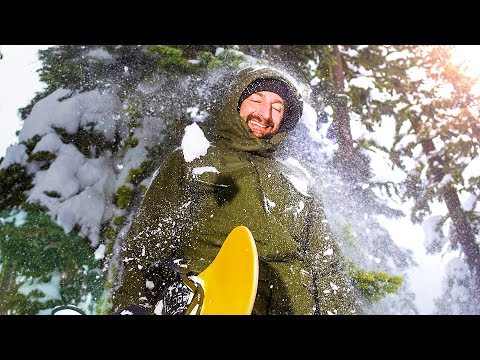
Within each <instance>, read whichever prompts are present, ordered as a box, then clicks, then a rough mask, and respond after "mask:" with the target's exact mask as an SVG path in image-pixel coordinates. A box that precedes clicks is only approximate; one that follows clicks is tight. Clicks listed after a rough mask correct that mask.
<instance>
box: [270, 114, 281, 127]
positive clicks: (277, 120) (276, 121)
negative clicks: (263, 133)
mask: <svg viewBox="0 0 480 360" xmlns="http://www.w3.org/2000/svg"><path fill="white" fill-rule="evenodd" d="M282 117H283V115H276V116H273V118H272V120H273V124H274V125H275V126H274V127H275V128H278V127H279V126H280V123H281V122H282Z"/></svg>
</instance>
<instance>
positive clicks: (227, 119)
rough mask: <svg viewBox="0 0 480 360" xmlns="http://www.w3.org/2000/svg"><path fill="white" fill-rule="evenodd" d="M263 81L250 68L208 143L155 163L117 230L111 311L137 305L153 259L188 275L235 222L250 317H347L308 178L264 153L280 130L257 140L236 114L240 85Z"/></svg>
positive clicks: (343, 288) (263, 72) (332, 248)
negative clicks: (245, 252)
mask: <svg viewBox="0 0 480 360" xmlns="http://www.w3.org/2000/svg"><path fill="white" fill-rule="evenodd" d="M266 76H268V77H281V74H280V73H278V72H276V71H274V70H272V69H269V68H259V69H254V70H248V71H243V72H242V74H241V76H238V77H237V78H236V79H235V80H234V83H233V85H232V87H231V89H230V91H229V92H228V93H227V94H226V97H225V101H224V102H223V104H222V105H223V106H221V107H220V108H219V109H217V110H215V112H214V113H213V114H212V115H211V119H212V121H211V122H210V123H209V125H210V129H211V131H210V132H209V133H208V135H209V137H210V139H211V140H212V141H211V145H210V147H209V148H208V151H207V153H206V154H205V155H204V156H198V157H197V158H195V159H193V160H191V159H187V160H189V161H187V160H186V159H185V153H184V152H183V151H182V150H181V149H178V150H177V151H174V152H173V153H172V154H171V155H170V156H169V157H168V158H167V159H166V160H165V162H164V163H163V165H162V167H161V169H160V170H159V171H158V173H157V174H156V176H155V177H154V179H153V181H152V183H151V185H150V187H149V189H148V191H147V193H146V195H145V198H144V201H143V203H142V205H141V208H140V210H139V212H138V214H137V216H136V218H135V219H134V221H133V222H132V225H131V227H130V230H129V232H128V234H127V237H126V242H125V246H124V252H123V256H122V258H123V259H124V260H125V261H124V269H123V283H122V286H120V288H119V289H118V290H117V291H116V292H115V294H114V296H113V304H114V310H119V309H122V308H125V307H127V306H128V305H130V304H133V303H136V304H139V303H142V300H144V295H145V294H144V286H145V280H144V271H145V269H146V268H147V267H148V266H149V264H151V263H152V262H153V261H155V260H158V259H164V258H168V257H172V258H190V259H191V262H190V263H189V268H190V270H192V271H194V272H196V273H200V272H201V271H202V270H204V269H205V268H206V267H207V266H208V265H209V264H210V263H211V262H212V261H213V259H214V258H215V256H216V254H217V252H218V250H219V249H220V247H221V246H222V243H223V241H224V240H225V238H226V237H227V235H228V234H229V232H230V231H231V230H232V229H233V228H235V227H236V226H238V225H244V226H247V227H248V228H249V229H250V230H251V232H252V234H253V236H254V238H255V241H256V245H257V250H258V254H259V258H260V275H259V285H258V292H257V297H256V300H255V305H254V309H253V313H254V314H314V313H317V314H327V313H338V314H350V313H352V312H354V311H355V304H354V299H353V297H352V293H351V291H350V289H349V287H348V284H347V281H346V279H345V277H344V276H343V274H342V272H341V271H340V270H341V269H340V261H339V260H340V253H339V250H338V247H337V245H336V243H335V239H334V238H333V237H332V235H331V233H330V231H329V229H328V224H327V221H326V219H325V216H324V213H323V211H322V206H321V203H320V201H319V199H318V198H317V197H315V196H312V195H313V193H311V192H310V191H309V189H308V181H309V180H310V179H309V178H308V176H307V174H305V173H304V172H303V171H302V170H301V169H300V168H295V167H293V166H289V165H288V163H287V162H285V161H278V160H277V159H275V158H274V157H273V152H274V150H275V148H276V147H277V146H278V144H279V143H280V142H281V140H282V139H283V138H284V137H285V133H283V132H280V133H278V134H276V135H275V136H274V137H272V138H271V139H269V140H265V139H258V138H256V137H255V136H254V135H253V134H252V133H251V132H250V130H249V128H248V126H247V125H246V123H245V122H244V121H242V119H241V118H240V115H239V114H238V112H237V102H238V99H239V97H240V94H241V92H242V91H243V89H245V87H246V86H247V85H248V84H249V83H250V82H251V81H253V80H254V79H255V78H258V77H266ZM292 155H293V156H294V155H295V154H292ZM143 302H145V301H143ZM151 305H152V306H154V304H151Z"/></svg>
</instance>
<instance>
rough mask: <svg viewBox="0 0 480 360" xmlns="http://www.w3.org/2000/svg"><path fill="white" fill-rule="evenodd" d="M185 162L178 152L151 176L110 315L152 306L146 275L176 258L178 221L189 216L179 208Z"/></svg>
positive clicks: (133, 226) (131, 232) (129, 236)
mask: <svg viewBox="0 0 480 360" xmlns="http://www.w3.org/2000/svg"><path fill="white" fill-rule="evenodd" d="M184 176H185V162H184V161H183V155H182V153H181V151H176V152H174V153H172V154H171V155H170V156H169V157H168V158H167V159H166V160H165V161H164V163H163V164H162V166H161V167H160V169H159V171H158V172H157V174H156V176H154V178H153V180H152V182H151V184H150V186H149V188H148V190H147V192H146V194H145V196H144V199H143V201H142V204H141V205H140V208H139V210H138V212H137V214H136V215H135V217H134V219H133V221H132V223H131V226H130V228H129V230H128V232H127V235H126V238H125V242H124V244H123V246H122V249H121V260H120V263H121V266H120V272H121V275H120V278H121V280H120V285H119V287H118V288H117V289H116V290H115V291H114V293H113V294H112V304H113V308H112V311H113V312H118V311H119V310H121V309H125V308H127V307H128V306H129V305H131V304H137V305H143V306H146V307H147V308H150V309H151V310H153V309H152V307H153V306H154V305H155V303H153V302H152V300H151V299H147V297H146V294H145V289H146V286H148V285H150V284H147V283H146V279H145V274H146V271H147V270H148V267H149V266H150V265H151V264H152V263H153V262H155V261H157V260H164V259H168V258H172V257H174V256H175V250H176V248H177V244H178V242H179V241H180V240H181V231H178V229H177V227H176V225H177V224H178V222H179V221H178V220H180V219H182V218H185V216H188V215H186V214H185V210H186V207H185V206H183V207H182V205H183V204H182V202H183V200H184V194H185V191H184V187H185V182H184V179H185V177H184Z"/></svg>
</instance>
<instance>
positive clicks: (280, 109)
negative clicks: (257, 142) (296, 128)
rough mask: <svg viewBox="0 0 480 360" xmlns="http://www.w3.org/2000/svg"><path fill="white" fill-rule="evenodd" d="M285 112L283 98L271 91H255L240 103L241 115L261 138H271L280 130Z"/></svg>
mask: <svg viewBox="0 0 480 360" xmlns="http://www.w3.org/2000/svg"><path fill="white" fill-rule="evenodd" d="M284 112H285V104H284V101H283V99H282V98H281V97H280V95H278V94H277V93H274V92H271V91H260V92H256V93H253V94H252V95H250V96H249V97H248V98H246V99H245V100H244V101H243V102H242V104H241V105H240V117H241V118H242V119H243V120H244V121H245V122H246V123H247V125H248V127H249V128H250V131H251V132H252V133H253V135H255V136H256V137H257V138H260V139H261V138H270V137H272V136H273V135H275V134H276V133H277V132H278V130H279V128H280V123H281V122H282V118H283V114H284Z"/></svg>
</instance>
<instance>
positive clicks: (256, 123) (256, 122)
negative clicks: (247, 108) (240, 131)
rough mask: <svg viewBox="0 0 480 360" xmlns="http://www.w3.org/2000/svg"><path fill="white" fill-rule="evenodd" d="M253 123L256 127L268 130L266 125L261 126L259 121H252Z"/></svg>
mask: <svg viewBox="0 0 480 360" xmlns="http://www.w3.org/2000/svg"><path fill="white" fill-rule="evenodd" d="M252 123H254V124H255V125H257V126H260V127H262V128H266V126H265V125H263V124H260V123H259V122H258V121H255V120H252Z"/></svg>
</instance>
